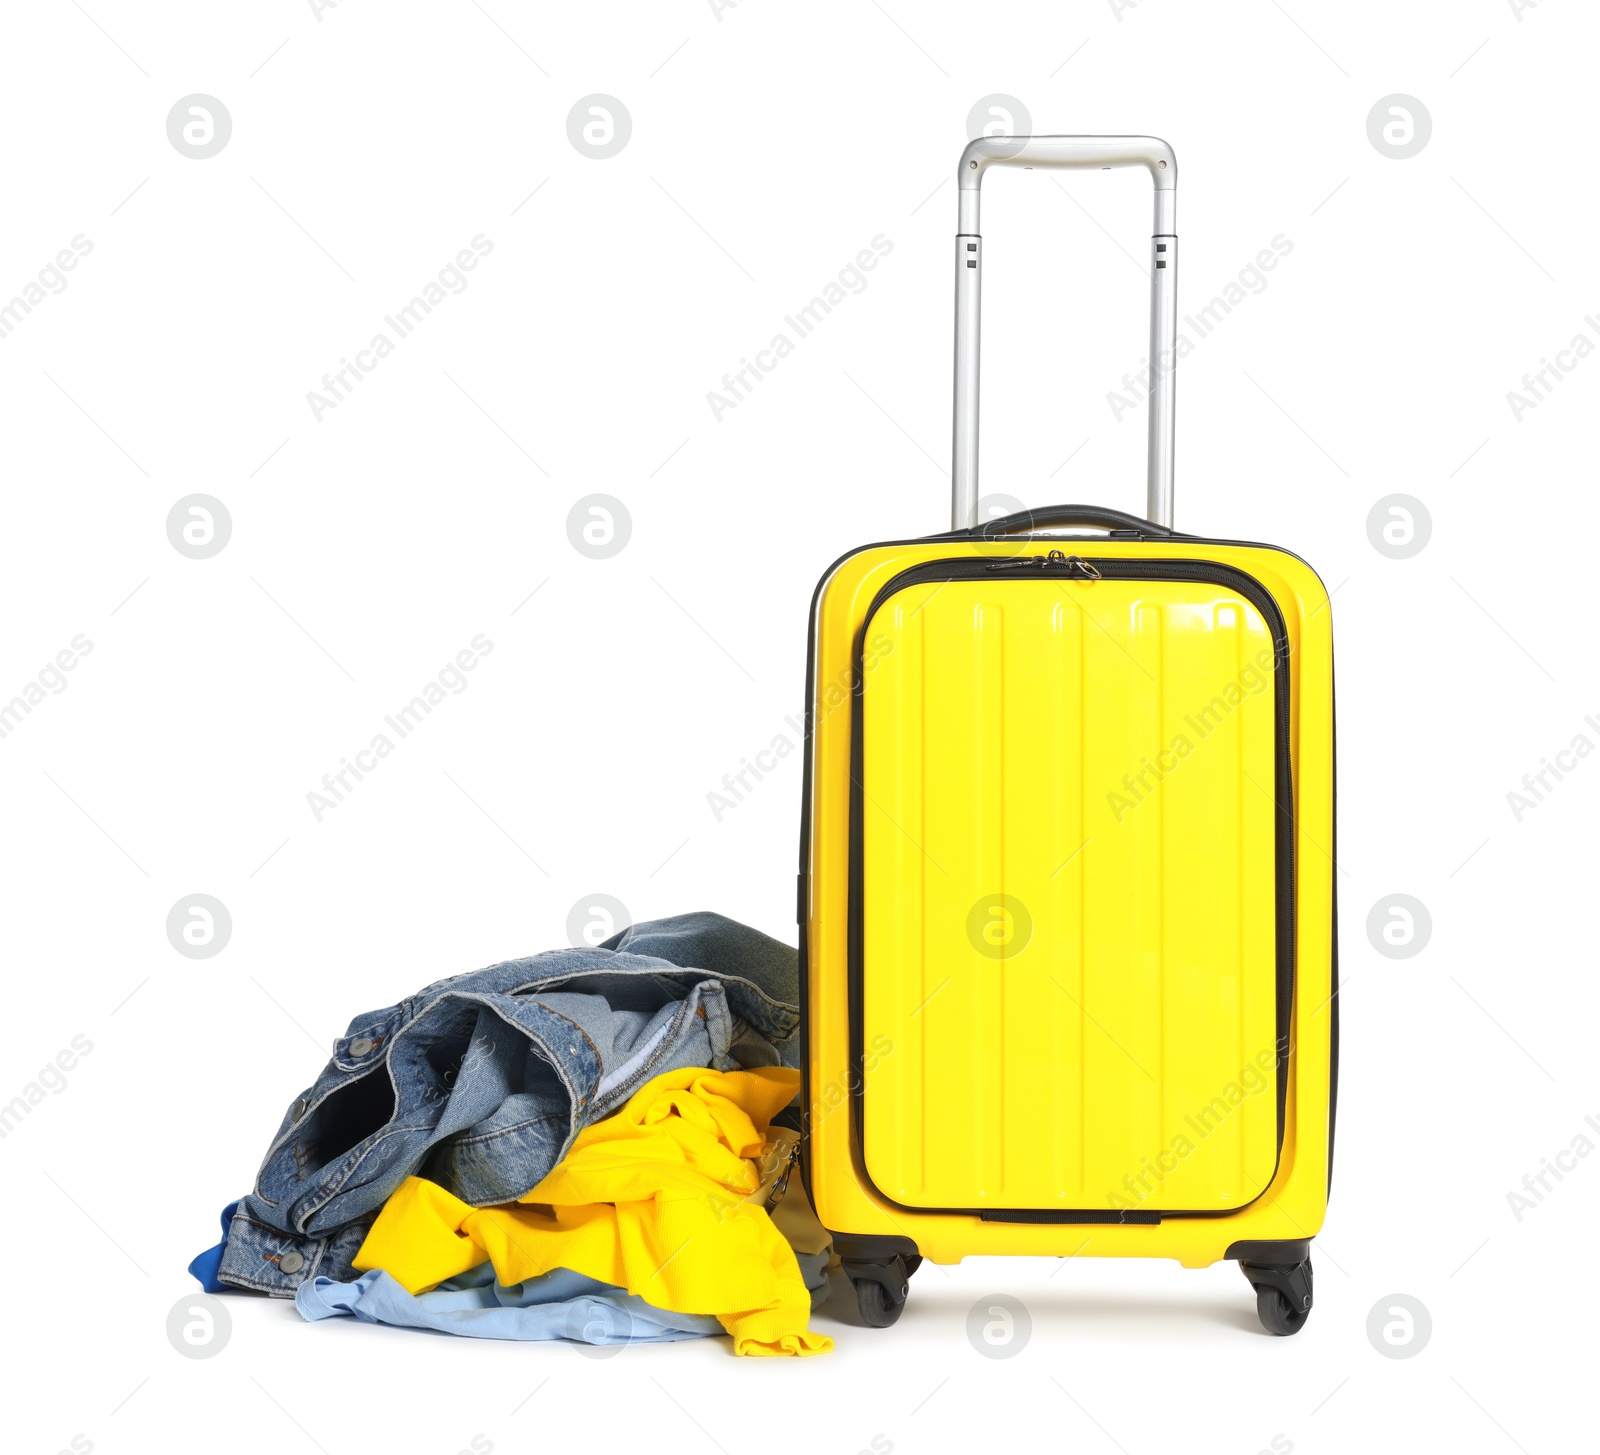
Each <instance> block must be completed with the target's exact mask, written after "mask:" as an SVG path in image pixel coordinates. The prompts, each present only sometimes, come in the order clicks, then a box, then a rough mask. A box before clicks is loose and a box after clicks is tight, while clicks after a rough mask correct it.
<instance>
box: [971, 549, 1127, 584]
mask: <svg viewBox="0 0 1600 1455" xmlns="http://www.w3.org/2000/svg"><path fill="white" fill-rule="evenodd" d="M1025 568H1031V569H1033V570H1038V571H1055V570H1060V571H1062V572H1064V573H1065V574H1066V575H1067V576H1069V577H1077V578H1080V579H1082V580H1085V581H1098V580H1099V579H1100V572H1099V571H1097V570H1096V569H1095V567H1094V565H1093V563H1091V562H1089V561H1086V560H1084V559H1083V557H1082V556H1069V555H1067V554H1066V553H1065V552H1063V551H1051V552H1050V554H1049V555H1048V556H1015V557H1013V558H1012V559H1011V560H1008V561H989V562H986V563H985V569H987V570H990V571H1017V570H1022V569H1025Z"/></svg>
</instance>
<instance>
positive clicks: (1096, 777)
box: [799, 137, 1338, 1334]
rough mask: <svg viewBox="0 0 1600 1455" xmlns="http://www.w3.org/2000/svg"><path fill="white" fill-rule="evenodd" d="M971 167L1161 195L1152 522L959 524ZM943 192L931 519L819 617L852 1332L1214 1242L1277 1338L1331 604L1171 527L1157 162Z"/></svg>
mask: <svg viewBox="0 0 1600 1455" xmlns="http://www.w3.org/2000/svg"><path fill="white" fill-rule="evenodd" d="M994 164H1009V165H1014V166H1024V167H1075V168H1104V167H1109V166H1129V165H1139V166H1144V167H1146V168H1148V170H1149V171H1150V173H1151V176H1152V178H1153V179H1154V183H1155V197H1156V225H1155V229H1154V233H1155V235H1154V237H1153V239H1152V245H1151V262H1152V264H1153V266H1152V269H1151V276H1152V279H1153V296H1152V310H1151V318H1152V322H1151V350H1150V357H1151V358H1152V359H1153V360H1156V361H1158V366H1157V367H1156V369H1155V371H1154V379H1153V388H1152V391H1151V400H1150V405H1151V418H1150V446H1151V448H1150V473H1149V510H1148V513H1149V516H1150V519H1148V520H1141V519H1139V518H1137V517H1134V516H1131V515H1125V514H1122V513H1121V512H1118V511H1111V510H1105V509H1100V508H1097V507H1091V506H1059V507H1053V508H1049V509H1043V510H1035V511H1024V512H1022V513H1020V514H1017V515H1011V516H1007V517H1005V518H1003V519H1000V520H996V521H991V522H988V523H986V524H984V525H983V526H981V527H979V526H978V524H977V514H978V510H977V500H978V493H977V406H978V295H979V286H980V280H981V277H982V252H981V247H982V240H981V237H980V235H979V231H978V199H979V195H980V194H979V190H978V189H979V186H980V184H981V181H982V177H983V173H984V170H985V169H986V168H987V167H988V166H990V165H994ZM959 180H960V202H961V226H960V230H959V232H958V235H957V239H956V279H957V302H956V381H955V426H954V468H953V472H952V474H953V483H954V511H953V515H954V519H953V529H952V530H951V531H950V532H949V533H948V534H945V535H940V536H932V537H926V538H923V539H919V540H909V541H894V542H886V543H881V544H877V545H871V546H866V547H863V548H862V549H860V550H857V551H852V552H851V553H850V554H849V555H846V556H844V557H842V558H841V559H840V560H838V561H837V562H835V563H834V565H833V566H832V567H831V568H830V569H829V571H828V573H827V574H826V575H825V576H824V577H823V579H822V581H821V583H820V584H819V586H818V588H817V593H816V596H815V597H814V599H813V603H812V613H811V624H810V646H809V654H808V666H807V673H808V683H807V713H808V735H807V757H806V773H805V801H804V810H803V827H802V833H801V849H800V905H799V918H800V926H801V956H800V958H801V967H802V975H803V977H804V987H803V991H802V997H803V1003H804V1005H805V1008H806V1041H807V1047H806V1055H805V1076H806V1090H805V1102H806V1106H807V1108H808V1111H807V1126H806V1136H805V1141H804V1148H805V1150H804V1154H803V1157H802V1164H801V1165H802V1169H803V1171H804V1174H805V1177H806V1180H807V1184H808V1186H809V1190H810V1192H811V1195H812V1198H813V1199H814V1202H815V1205H816V1209H817V1213H818V1215H819V1217H820V1218H821V1221H822V1223H823V1225H824V1226H825V1227H827V1228H828V1229H829V1230H830V1231H831V1232H832V1233H833V1235H834V1239H835V1245H836V1247H837V1248H838V1250H839V1253H840V1256H841V1258H842V1260H843V1264H844V1271H845V1272H846V1274H847V1275H848V1276H849V1277H850V1280H851V1282H852V1284H853V1285H854V1287H855V1291H856V1295H857V1300H858V1303H859V1305H860V1308H861V1312H862V1316H863V1318H864V1320H865V1321H866V1322H867V1323H869V1324H872V1325H875V1326H883V1325H887V1324H890V1323H893V1322H894V1320H895V1319H896V1318H897V1317H898V1316H899V1313H900V1310H901V1307H902V1306H903V1304H904V1301H905V1298H906V1292H907V1282H908V1279H909V1277H910V1274H911V1273H912V1271H914V1269H915V1268H916V1266H917V1264H918V1263H920V1262H921V1260H922V1258H923V1257H928V1258H932V1259H934V1260H935V1261H936V1262H941V1263H949V1262H956V1261H959V1260H960V1259H961V1258H963V1257H964V1256H966V1255H967V1254H1030V1255H1041V1254H1042V1255H1053V1256H1079V1257H1085V1256H1102V1257H1160V1258H1175V1259H1177V1260H1178V1261H1179V1262H1180V1263H1182V1264H1183V1265H1184V1266H1185V1267H1204V1266H1206V1265H1208V1264H1210V1263H1213V1262H1215V1261H1216V1260H1218V1259H1219V1258H1230V1259H1237V1260H1238V1261H1239V1262H1240V1264H1241V1267H1242V1268H1243V1270H1244V1272H1245V1274H1246V1276H1247V1277H1248V1278H1249V1280H1250V1282H1251V1284H1252V1285H1253V1287H1254V1288H1255V1290H1256V1295H1257V1309H1258V1312H1259V1314H1260V1317H1261V1320H1262V1323H1263V1324H1264V1325H1265V1327H1266V1328H1267V1329H1268V1330H1270V1331H1271V1332H1273V1333H1277V1334H1292V1333H1294V1332H1296V1331H1297V1330H1298V1329H1299V1328H1300V1327H1301V1325H1302V1324H1303V1323H1304V1321H1305V1318H1306V1316H1307V1313H1308V1312H1309V1310H1310V1307H1311V1301H1312V1273H1311V1261H1310V1251H1309V1250H1310V1241H1311V1238H1312V1236H1313V1235H1314V1234H1315V1233H1316V1232H1317V1231H1318V1230H1319V1229H1320V1227H1321V1225H1322V1219H1323V1212H1324V1208H1325V1206H1326V1201H1327V1192H1328V1185H1329V1177H1330V1173H1331V1166H1332V1143H1333V1120H1334V1088H1335V1076H1336V1060H1337V1049H1338V1029H1337V1024H1338V1023H1337V1013H1338V1005H1337V999H1336V996H1335V991H1336V988H1337V980H1336V975H1337V962H1336V955H1337V938H1336V929H1335V897H1334V893H1335V886H1334V864H1333V850H1334V820H1333V811H1334V810H1333V804H1334V792H1333V783H1334V764H1333V645H1332V635H1331V621H1330V617H1331V612H1330V610H1329V605H1328V594H1327V592H1326V590H1325V589H1324V588H1323V585H1322V583H1321V582H1320V581H1319V580H1318V578H1317V576H1316V574H1315V573H1314V572H1313V571H1312V570H1311V568H1310V567H1309V566H1307V565H1306V564H1305V563H1304V562H1303V561H1301V560H1300V559H1299V558H1298V557H1296V556H1294V555H1291V554H1289V553H1288V552H1286V551H1281V550H1278V549H1276V548H1274V547H1270V546H1261V545H1252V544H1247V543H1241V542H1232V541H1216V540H1206V539H1202V538H1200V537H1196V536H1188V535H1179V534H1176V533H1175V532H1173V530H1172V529H1171V518H1172V517H1171V510H1172V418H1173V415H1172V403H1173V393H1172V389H1173V374H1172V368H1171V364H1172V361H1173V358H1174V347H1175V334H1176V329H1175V320H1176V306H1175V275H1176V264H1177V238H1176V233H1175V226H1174V188H1175V185H1176V181H1177V162H1176V159H1175V158H1174V156H1173V154H1172V150H1171V148H1170V147H1168V146H1167V145H1166V143H1164V142H1161V141H1158V140H1156V139H1154V138H1149V137H1030V138H1017V137H997V138H987V139H983V140H979V141H975V142H973V143H972V144H971V145H970V146H969V147H968V148H967V149H966V151H965V152H964V153H963V155H962V160H961V168H960V178H959ZM1085 531H1089V532H1093V533H1092V534H1084V533H1083V532H1085ZM1062 532H1075V533H1073V534H1062Z"/></svg>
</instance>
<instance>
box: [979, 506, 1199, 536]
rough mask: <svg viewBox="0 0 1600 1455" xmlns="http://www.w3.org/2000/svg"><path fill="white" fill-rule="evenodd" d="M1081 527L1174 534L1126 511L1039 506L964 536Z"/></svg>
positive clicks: (1000, 534)
mask: <svg viewBox="0 0 1600 1455" xmlns="http://www.w3.org/2000/svg"><path fill="white" fill-rule="evenodd" d="M1080 525H1086V526H1094V527H1097V528H1098V529H1100V530H1107V531H1133V532H1137V533H1138V534H1139V535H1140V536H1141V537H1144V538H1146V539H1149V538H1152V537H1154V538H1158V539H1166V538H1167V537H1170V536H1171V535H1172V534H1173V531H1172V529H1171V527H1169V526H1164V525H1157V524H1156V522H1155V521H1153V520H1140V519H1139V517H1138V516H1137V515H1129V514H1128V512H1127V511H1125V510H1112V509H1111V508H1110V507H1109V506H1105V505H1041V506H1038V507H1036V508H1034V509H1032V510H1018V511H1016V512H1014V513H1013V514H1011V515H1003V516H1000V517H999V518H998V519H995V520H986V521H984V522H983V523H982V524H981V525H974V526H970V527H968V530H967V533H968V534H969V535H975V536H981V537H982V538H983V539H984V540H997V539H999V538H1000V537H1001V536H1017V535H1031V534H1032V533H1033V532H1034V531H1036V530H1039V529H1046V530H1051V529H1060V528H1063V527H1072V526H1080Z"/></svg>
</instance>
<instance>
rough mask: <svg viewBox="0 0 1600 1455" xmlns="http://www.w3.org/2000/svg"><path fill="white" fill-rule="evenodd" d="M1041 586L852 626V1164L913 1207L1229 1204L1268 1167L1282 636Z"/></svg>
mask: <svg viewBox="0 0 1600 1455" xmlns="http://www.w3.org/2000/svg"><path fill="white" fill-rule="evenodd" d="M1108 569H1109V568H1108ZM1038 575H1039V573H1034V578H1033V579H1028V575H1027V572H1026V571H1025V570H1024V571H1019V572H1013V573H1010V574H1007V573H1004V572H995V573H994V574H993V575H992V576H991V577H990V578H989V579H980V580H943V581H938V580H933V581H916V582H913V583H910V584H908V585H906V586H905V587H904V588H903V589H899V590H895V591H893V592H892V593H890V594H889V595H888V596H887V597H886V598H885V599H884V600H882V601H881V602H880V603H879V604H878V607H877V609H876V611H875V613H874V615H873V616H872V618H871V619H870V620H869V621H868V622H867V624H866V627H865V631H864V633H863V637H864V639H865V640H867V641H869V642H870V643H871V646H870V648H869V649H867V650H868V653H869V657H868V659H867V660H866V661H864V664H863V665H864V674H863V688H862V691H861V695H860V698H859V702H860V705H861V727H860V733H861V739H860V770H859V771H860V787H859V792H860V797H859V807H858V813H859V826H860V857H861V869H860V874H861V881H860V886H859V895H860V902H861V905H862V930H861V939H860V964H859V965H858V966H857V967H856V973H857V974H858V975H859V977H860V986H859V994H860V1002H859V1003H860V1005H861V1026H860V1036H861V1043H862V1044H864V1045H866V1046H871V1047H874V1048H876V1050H875V1054H874V1056H873V1061H874V1065H873V1069H872V1071H871V1075H870V1077H869V1078H868V1080H867V1083H866V1090H865V1093H864V1096H863V1100H862V1120H863V1146H864V1155H865V1162H866V1169H867V1172H868V1174H869V1176H870V1178H871V1180H872V1182H873V1183H874V1184H875V1185H876V1186H877V1188H878V1189H879V1190H880V1191H881V1192H882V1193H884V1194H885V1195H887V1196H888V1197H889V1198H890V1199H892V1200H893V1201H895V1202H899V1203H902V1204H905V1205H908V1206H912V1207H918V1208H929V1209H933V1208H942V1209H981V1210H1000V1209H1032V1210H1045V1209H1049V1210H1058V1211H1060V1210H1072V1209H1084V1210H1093V1211H1098V1212H1100V1213H1101V1214H1104V1213H1105V1212H1106V1211H1107V1210H1108V1209H1122V1210H1124V1211H1127V1210H1134V1211H1138V1212H1145V1213H1153V1212H1156V1211H1173V1210H1184V1211H1223V1210H1227V1209H1231V1208H1236V1207H1240V1206H1242V1205H1244V1204H1246V1203H1248V1202H1250V1201H1251V1200H1252V1199H1254V1198H1255V1197H1256V1196H1257V1195H1258V1194H1259V1193H1260V1192H1261V1191H1262V1190H1263V1189H1264V1188H1265V1187H1266V1186H1267V1184H1268V1183H1269V1182H1270V1181H1271V1179H1272V1176H1273V1172H1274V1168H1275V1166H1276V1162H1277V1156H1278V1136H1279V1130H1278V1129H1279V1123H1278V1115H1279V1112H1278V1106H1277V1095H1276V1082H1277V1077H1276V1065H1277V1055H1276V1049H1275V1042H1276V1039H1277V1036H1278V1034H1279V1025H1280V1022H1279V1019H1278V1013H1279V1005H1278V965H1277V961H1276V957H1275V945H1274V925H1275V923H1276V914H1275V894H1276V893H1277V892H1278V891H1279V888H1280V881H1279V879H1278V877H1277V867H1278V866H1277V858H1276V853H1275V842H1276V841H1275V828H1276V823H1275V820H1276V813H1275V807H1274V781H1275V769H1276V755H1277V752H1278V751H1279V748H1278V739H1277V737H1276V736H1275V722H1276V721H1277V719H1276V718H1275V696H1274V695H1275V690H1276V688H1277V680H1276V676H1275V671H1274V641H1273V636H1272V633H1271V631H1270V629H1269V626H1268V623H1267V622H1266V621H1265V620H1264V618H1263V616H1262V614H1261V612H1260V611H1259V610H1258V609H1257V608H1256V607H1255V606H1254V605H1252V604H1251V602H1250V601H1248V600H1246V599H1245V598H1244V597H1243V596H1242V595H1241V594H1239V593H1238V592H1237V591H1235V590H1232V589H1230V588H1229V587H1228V586H1227V585H1225V584H1224V585H1218V584H1214V583H1210V582H1205V581H1191V580H1176V581H1129V580H1112V579H1100V580H1061V579H1037V577H1038ZM1284 670H1286V668H1285V669H1284ZM1284 1013H1285V1014H1286V1013H1287V1012H1286V1009H1285V1012H1284ZM885 1047H887V1048H888V1049H887V1050H885V1049H884V1048H885Z"/></svg>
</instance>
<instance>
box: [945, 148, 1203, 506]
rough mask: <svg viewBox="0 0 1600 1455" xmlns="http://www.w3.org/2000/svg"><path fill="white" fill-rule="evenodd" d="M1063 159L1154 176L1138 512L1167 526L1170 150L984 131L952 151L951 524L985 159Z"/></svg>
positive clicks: (974, 386) (967, 411)
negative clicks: (1143, 492)
mask: <svg viewBox="0 0 1600 1455" xmlns="http://www.w3.org/2000/svg"><path fill="white" fill-rule="evenodd" d="M996 166H998V167H1026V168H1029V169H1032V168H1034V167H1051V168H1055V167H1064V168H1065V167H1071V168H1081V169H1085V170H1087V169H1091V168H1093V169H1098V170H1101V171H1109V170H1110V169H1111V168H1112V167H1144V168H1145V169H1146V170H1147V171H1148V172H1149V173H1150V177H1151V180H1152V181H1153V182H1154V183H1155V227H1154V230H1153V232H1154V235H1153V236H1152V237H1151V239H1150V263H1151V267H1150V373H1151V380H1150V461H1149V470H1148V493H1147V507H1146V514H1147V515H1148V516H1149V518H1150V519H1151V520H1152V521H1154V522H1155V523H1156V524H1157V525H1164V526H1167V527H1169V528H1170V527H1171V525H1172V442H1173V413H1172V406H1173V382H1174V381H1173V365H1174V364H1175V363H1176V359H1175V358H1174V350H1175V348H1176V346H1177V334H1178V309H1177V298H1178V236H1177V233H1178V221H1177V217H1178V206H1177V203H1178V193H1177V187H1178V159H1177V157H1176V156H1175V155H1174V154H1173V151H1172V148H1171V147H1170V146H1168V145H1167V144H1166V142H1164V141H1162V140H1161V139H1160V138H1159V137H1153V136H988V137H980V138H979V139H978V140H977V141H974V142H970V143H968V145H967V149H966V150H965V151H964V152H962V153H961V168H960V171H959V173H958V174H957V178H956V183H957V186H958V187H959V189H960V202H961V213H960V222H959V224H958V227H957V232H956V369H955V409H954V420H955V423H954V431H953V435H954V438H953V441H952V451H951V470H950V481H951V512H950V524H951V528H952V529H954V530H967V529H970V528H971V527H973V526H975V525H977V523H978V312H979V301H980V286H981V280H982V277H983V238H982V237H981V235H980V234H979V231H978V211H979V200H980V198H981V196H982V193H981V191H980V190H979V189H980V188H981V187H982V185H983V174H984V173H985V172H986V171H987V170H988V169H989V168H990V167H996Z"/></svg>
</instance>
